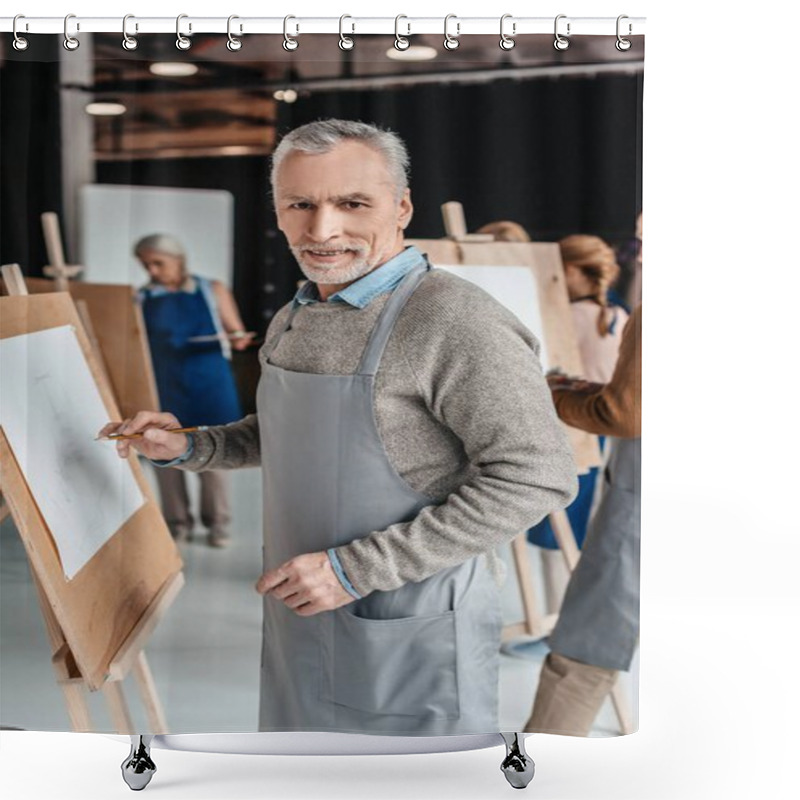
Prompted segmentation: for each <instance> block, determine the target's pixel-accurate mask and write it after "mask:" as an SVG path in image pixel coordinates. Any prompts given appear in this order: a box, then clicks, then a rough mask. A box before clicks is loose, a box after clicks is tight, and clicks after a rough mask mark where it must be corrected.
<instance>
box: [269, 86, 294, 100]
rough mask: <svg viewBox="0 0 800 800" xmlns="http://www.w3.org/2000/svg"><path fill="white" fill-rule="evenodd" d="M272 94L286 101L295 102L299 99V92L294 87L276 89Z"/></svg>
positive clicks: (277, 98)
mask: <svg viewBox="0 0 800 800" xmlns="http://www.w3.org/2000/svg"><path fill="white" fill-rule="evenodd" d="M272 96H273V97H274V98H275V99H276V100H282V101H283V102H284V103H294V101H295V100H297V92H296V91H295V90H294V89H276V90H275V91H274V92H273V93H272Z"/></svg>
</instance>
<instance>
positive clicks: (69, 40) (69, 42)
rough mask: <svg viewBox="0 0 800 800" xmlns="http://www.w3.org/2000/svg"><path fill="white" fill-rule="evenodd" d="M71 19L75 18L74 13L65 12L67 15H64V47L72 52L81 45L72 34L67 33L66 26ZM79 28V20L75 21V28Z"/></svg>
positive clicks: (77, 29)
mask: <svg viewBox="0 0 800 800" xmlns="http://www.w3.org/2000/svg"><path fill="white" fill-rule="evenodd" d="M71 19H75V14H67V16H66V17H64V49H65V50H69V51H70V52H73V51H75V50H77V49H78V48H79V47H80V46H81V43H80V42H79V41H78V40H77V39H76V38H75V37H74V36H70V35H69V30H68V27H69V21H70V20H71ZM80 29H81V24H80V22H76V23H75V30H76V31H79V30H80Z"/></svg>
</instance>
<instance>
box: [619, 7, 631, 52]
mask: <svg viewBox="0 0 800 800" xmlns="http://www.w3.org/2000/svg"><path fill="white" fill-rule="evenodd" d="M624 19H629V17H628V16H626V15H625V14H620V15H619V16H618V17H617V41H616V42H615V44H614V47H616V48H617V50H619V51H620V52H621V53H624V52H625V51H626V50H630V49H631V40H630V39H623V38H622V34H621V33H620V28H621V26H620V23H621V22H622V20H624ZM632 33H633V25H631V23H630V22H629V23H628V36H630V35H631V34H632Z"/></svg>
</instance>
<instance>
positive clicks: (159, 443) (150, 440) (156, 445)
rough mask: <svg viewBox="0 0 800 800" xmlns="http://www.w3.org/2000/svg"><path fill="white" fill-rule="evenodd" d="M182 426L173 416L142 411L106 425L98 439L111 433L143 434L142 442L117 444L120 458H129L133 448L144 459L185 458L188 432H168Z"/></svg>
mask: <svg viewBox="0 0 800 800" xmlns="http://www.w3.org/2000/svg"><path fill="white" fill-rule="evenodd" d="M180 427H181V423H180V422H178V418H177V417H176V416H175V415H174V414H167V413H163V414H162V413H159V412H157V411H140V412H139V413H138V414H137V415H136V416H135V417H133V418H132V419H126V420H123V421H122V422H109V423H108V425H105V426H103V428H102V429H101V430H100V432H99V433H98V436H108V435H109V434H112V433H122V434H131V433H142V434H143V436H142V438H141V439H120V441H118V442H117V453H118V455H119V457H120V458H127V457H128V455H129V453H130V447H131V445H133V447H134V448H135V449H136V450H138V451H139V452H140V453H141V454H142V455H143V456H145V457H147V458H150V459H152V460H154V461H172V460H173V459H175V458H178V456H182V455H183V454H184V453H185V452H186V448H187V447H188V446H189V439H188V438H187V437H186V434H185V433H167V431H168V430H169V429H170V428H180Z"/></svg>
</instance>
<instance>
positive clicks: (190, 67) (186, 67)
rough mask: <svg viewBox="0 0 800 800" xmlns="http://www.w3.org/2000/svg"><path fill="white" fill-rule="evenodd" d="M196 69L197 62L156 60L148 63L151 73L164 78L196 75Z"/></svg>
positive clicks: (197, 69)
mask: <svg viewBox="0 0 800 800" xmlns="http://www.w3.org/2000/svg"><path fill="white" fill-rule="evenodd" d="M198 71H199V68H198V66H197V64H191V63H189V62H188V61H157V62H156V63H155V64H151V65H150V72H152V73H153V75H160V76H162V77H165V78H186V77H188V76H189V75H196V74H197V72H198Z"/></svg>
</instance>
